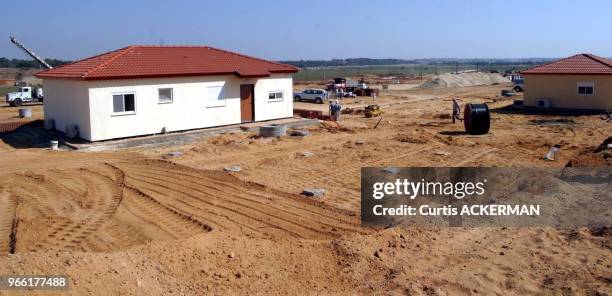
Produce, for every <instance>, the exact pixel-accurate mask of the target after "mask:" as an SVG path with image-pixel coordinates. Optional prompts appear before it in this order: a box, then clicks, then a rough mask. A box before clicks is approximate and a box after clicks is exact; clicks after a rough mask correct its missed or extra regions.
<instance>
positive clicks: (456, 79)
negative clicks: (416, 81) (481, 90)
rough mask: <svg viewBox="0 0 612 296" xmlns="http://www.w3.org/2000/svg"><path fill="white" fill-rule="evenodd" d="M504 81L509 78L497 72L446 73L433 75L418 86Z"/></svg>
mask: <svg viewBox="0 0 612 296" xmlns="http://www.w3.org/2000/svg"><path fill="white" fill-rule="evenodd" d="M506 82H509V80H508V79H506V78H504V77H503V76H501V75H500V74H497V73H481V72H470V73H459V74H451V73H447V74H442V75H438V76H435V77H434V78H433V79H431V80H429V81H427V82H424V83H422V84H421V85H419V88H447V87H465V86H477V85H492V84H499V83H506Z"/></svg>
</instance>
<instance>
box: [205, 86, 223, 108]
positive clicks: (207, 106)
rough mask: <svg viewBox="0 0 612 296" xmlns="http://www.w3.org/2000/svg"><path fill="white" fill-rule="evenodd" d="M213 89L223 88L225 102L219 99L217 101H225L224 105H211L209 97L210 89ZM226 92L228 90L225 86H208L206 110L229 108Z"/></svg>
mask: <svg viewBox="0 0 612 296" xmlns="http://www.w3.org/2000/svg"><path fill="white" fill-rule="evenodd" d="M213 87H220V88H221V94H223V100H219V99H218V98H217V100H216V101H223V104H221V103H218V104H214V105H210V98H209V97H208V95H209V92H208V89H210V88H213ZM226 91H227V89H226V87H225V84H220V85H208V86H206V98H205V100H206V108H222V107H225V106H227V94H226Z"/></svg>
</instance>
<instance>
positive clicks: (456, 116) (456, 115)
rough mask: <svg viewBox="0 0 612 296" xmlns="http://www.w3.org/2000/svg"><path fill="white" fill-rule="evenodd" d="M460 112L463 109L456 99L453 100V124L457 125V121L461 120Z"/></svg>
mask: <svg viewBox="0 0 612 296" xmlns="http://www.w3.org/2000/svg"><path fill="white" fill-rule="evenodd" d="M460 112H461V108H459V103H458V102H457V100H456V99H455V98H453V123H455V119H458V120H461V118H459V113H460Z"/></svg>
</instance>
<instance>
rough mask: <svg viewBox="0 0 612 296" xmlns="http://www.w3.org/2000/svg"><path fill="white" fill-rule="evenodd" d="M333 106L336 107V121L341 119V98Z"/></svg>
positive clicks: (334, 114)
mask: <svg viewBox="0 0 612 296" xmlns="http://www.w3.org/2000/svg"><path fill="white" fill-rule="evenodd" d="M333 108H334V113H333V116H334V121H339V120H340V111H342V105H340V101H339V100H336V102H335V104H334V106H333Z"/></svg>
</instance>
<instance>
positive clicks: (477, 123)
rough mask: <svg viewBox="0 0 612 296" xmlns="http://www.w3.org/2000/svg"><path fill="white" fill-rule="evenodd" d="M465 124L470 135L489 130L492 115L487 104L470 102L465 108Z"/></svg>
mask: <svg viewBox="0 0 612 296" xmlns="http://www.w3.org/2000/svg"><path fill="white" fill-rule="evenodd" d="M463 124H464V126H465V131H466V132H467V133H468V134H470V135H484V134H486V133H488V132H489V127H490V126H491V115H490V114H489V106H487V104H474V103H468V104H466V105H465V108H464V109H463Z"/></svg>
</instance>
